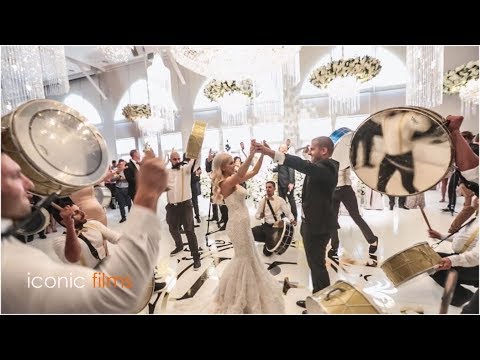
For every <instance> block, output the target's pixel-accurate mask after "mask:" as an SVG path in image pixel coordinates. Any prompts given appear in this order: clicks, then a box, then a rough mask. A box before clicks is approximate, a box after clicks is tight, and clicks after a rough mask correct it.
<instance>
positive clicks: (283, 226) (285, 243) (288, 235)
mask: <svg viewBox="0 0 480 360" xmlns="http://www.w3.org/2000/svg"><path fill="white" fill-rule="evenodd" d="M273 228H274V232H273V244H272V245H267V246H266V249H267V250H268V251H269V252H271V253H276V254H278V255H282V254H283V253H284V252H285V251H287V249H288V248H289V246H290V244H291V243H292V241H293V233H294V227H293V225H292V224H290V223H287V222H286V221H283V220H278V221H277V222H276V223H275V224H274V225H273Z"/></svg>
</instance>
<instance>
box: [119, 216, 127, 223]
mask: <svg viewBox="0 0 480 360" xmlns="http://www.w3.org/2000/svg"><path fill="white" fill-rule="evenodd" d="M125 221H127V218H124V217H123V218H122V219H121V220H120V221H119V223H122V222H125Z"/></svg>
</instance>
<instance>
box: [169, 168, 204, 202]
mask: <svg viewBox="0 0 480 360" xmlns="http://www.w3.org/2000/svg"><path fill="white" fill-rule="evenodd" d="M194 162H195V160H194V159H192V160H190V161H189V162H188V164H186V165H183V166H181V167H180V168H179V169H169V170H168V187H169V188H170V190H169V191H168V192H167V199H168V203H169V204H176V203H179V202H183V201H186V200H189V199H191V198H192V187H191V185H190V181H191V178H192V166H193V164H194ZM199 164H200V159H198V160H197V161H196V162H195V170H197V169H198V168H199V167H200V165H199Z"/></svg>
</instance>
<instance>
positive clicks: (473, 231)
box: [428, 202, 479, 306]
mask: <svg viewBox="0 0 480 360" xmlns="http://www.w3.org/2000/svg"><path fill="white" fill-rule="evenodd" d="M476 208H477V215H478V202H477V204H476ZM428 234H429V235H430V237H432V238H436V239H444V238H446V237H447V235H445V234H441V233H439V232H438V231H436V230H433V229H432V230H428ZM452 250H453V253H450V254H447V253H441V252H439V253H438V254H439V255H440V256H441V257H442V260H441V261H440V263H439V267H438V270H439V271H437V272H436V273H435V274H433V275H430V276H431V277H432V278H433V279H434V280H435V281H436V282H437V283H438V284H439V285H440V286H444V285H445V280H446V278H447V274H448V272H447V271H442V270H449V269H451V268H452V269H455V270H456V271H457V272H458V280H457V285H456V288H455V292H454V294H453V298H452V305H453V306H462V305H463V304H464V303H466V302H467V301H469V300H470V299H471V298H472V296H473V292H471V291H470V290H468V289H466V288H464V287H463V286H462V285H461V284H465V285H471V286H475V287H478V270H479V268H478V218H474V219H472V220H471V221H470V222H468V223H467V225H466V226H464V227H463V228H462V229H460V231H459V232H458V233H457V234H455V235H454V236H453V239H452Z"/></svg>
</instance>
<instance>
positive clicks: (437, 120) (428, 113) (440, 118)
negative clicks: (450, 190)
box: [349, 106, 455, 196]
mask: <svg viewBox="0 0 480 360" xmlns="http://www.w3.org/2000/svg"><path fill="white" fill-rule="evenodd" d="M396 110H397V111H398V110H401V111H412V112H416V113H419V114H421V115H424V116H427V117H428V118H429V119H431V120H432V121H434V122H435V123H437V124H438V125H440V126H441V127H442V128H443V129H444V130H445V131H446V133H447V134H448V135H450V130H449V129H448V127H447V126H446V124H445V122H446V120H445V118H444V117H443V116H442V115H440V114H439V113H437V112H435V111H433V110H430V109H427V108H423V107H420V106H396V107H391V108H387V109H383V110H380V111H377V112H375V113H373V114H372V115H370V116H369V117H367V118H366V119H365V120H364V121H362V123H361V124H360V125H359V126H358V127H357V129H356V130H355V132H354V134H353V135H352V139H351V141H352V140H353V138H354V137H355V134H356V133H357V131H358V129H360V128H361V127H362V126H363V125H365V124H366V123H367V121H369V120H371V119H372V118H373V117H375V116H378V115H379V114H381V113H383V112H388V111H396ZM448 140H449V144H450V163H449V164H448V166H447V168H446V170H445V173H444V174H443V175H442V177H440V179H439V180H438V181H437V182H436V183H435V184H432V185H431V186H430V187H429V188H431V187H433V186H436V185H437V184H438V183H440V182H441V181H442V179H443V178H444V177H445V176H446V175H447V174H448V173H449V171H450V168H451V167H452V164H453V163H454V161H455V149H454V147H453V144H452V140H451V139H450V136H448ZM349 161H350V164H351V163H352V147H351V146H350V153H349ZM352 171H353V172H354V173H355V175H356V176H357V177H358V179H359V180H360V181H361V182H362V183H364V184H365V185H366V186H368V185H367V184H366V183H365V182H364V181H363V179H362V178H361V177H360V176H358V174H357V172H356V171H355V169H354V168H353V167H352ZM368 187H370V186H368ZM429 188H427V189H425V190H423V191H418V192H416V193H412V194H409V193H407V194H396V193H395V194H393V193H387V192H382V191H379V190H378V189H377V188H370V189H372V190H374V191H376V192H378V193H380V194H384V195H390V196H414V195H419V194H422V193H424V192H425V191H428V189H429Z"/></svg>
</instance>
